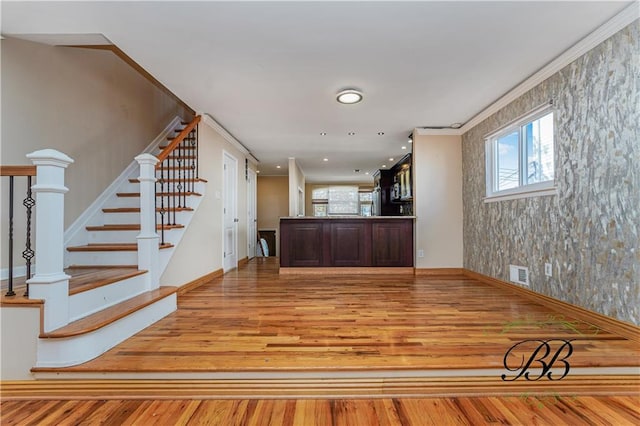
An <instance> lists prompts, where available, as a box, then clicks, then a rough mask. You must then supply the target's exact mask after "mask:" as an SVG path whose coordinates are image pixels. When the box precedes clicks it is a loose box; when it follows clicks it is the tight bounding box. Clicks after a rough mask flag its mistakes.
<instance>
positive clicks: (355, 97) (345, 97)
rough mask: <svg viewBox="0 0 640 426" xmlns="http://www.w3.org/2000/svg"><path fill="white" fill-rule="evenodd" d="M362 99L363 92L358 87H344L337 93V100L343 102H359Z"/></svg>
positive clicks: (348, 103)
mask: <svg viewBox="0 0 640 426" xmlns="http://www.w3.org/2000/svg"><path fill="white" fill-rule="evenodd" d="M361 100H362V92H360V91H359V90H356V89H344V90H341V91H340V92H338V94H337V95H336V101H338V102H340V103H341V104H347V105H350V104H357V103H358V102H360V101H361Z"/></svg>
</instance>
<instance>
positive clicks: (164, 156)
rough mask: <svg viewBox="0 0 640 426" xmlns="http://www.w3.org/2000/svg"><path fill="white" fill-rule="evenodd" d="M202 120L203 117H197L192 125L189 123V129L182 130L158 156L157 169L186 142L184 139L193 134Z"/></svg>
mask: <svg viewBox="0 0 640 426" xmlns="http://www.w3.org/2000/svg"><path fill="white" fill-rule="evenodd" d="M201 118H202V116H200V115H198V116H196V117H195V118H194V119H193V120H192V121H191V123H189V124H188V125H187V127H185V128H184V129H182V131H181V132H180V133H178V136H176V137H175V138H174V139H173V140H172V141H171V143H170V144H169V145H167V147H166V148H165V149H163V150H162V152H161V153H160V154H159V155H158V164H156V169H159V168H160V166H161V164H162V162H163V161H164V160H166V159H167V157H168V156H169V155H170V154H171V153H172V152H173V150H174V149H176V147H177V146H178V145H180V143H181V142H182V141H183V140H184V138H186V137H187V135H189V133H191V131H192V130H193V129H194V128H195V127H196V126H197V125H198V123H199V122H200V119H201Z"/></svg>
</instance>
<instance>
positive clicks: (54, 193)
mask: <svg viewBox="0 0 640 426" xmlns="http://www.w3.org/2000/svg"><path fill="white" fill-rule="evenodd" d="M27 158H29V159H30V160H31V161H32V162H33V164H34V165H35V166H36V184H35V185H33V186H32V187H31V188H32V190H33V192H34V193H35V194H36V205H35V207H36V220H35V230H36V255H35V264H36V265H37V268H36V274H35V275H34V276H33V277H32V278H31V279H30V280H28V283H29V298H31V299H43V300H44V301H45V303H44V331H45V332H47V331H51V330H55V329H56V328H60V327H62V326H65V325H67V324H68V323H69V276H68V275H67V274H65V273H64V194H65V193H66V192H67V191H68V189H67V187H65V186H64V169H66V168H67V166H68V165H69V164H71V163H73V160H72V159H71V158H69V157H68V156H67V155H65V154H63V153H61V152H59V151H56V150H54V149H43V150H40V151H35V152H32V153H31V154H27Z"/></svg>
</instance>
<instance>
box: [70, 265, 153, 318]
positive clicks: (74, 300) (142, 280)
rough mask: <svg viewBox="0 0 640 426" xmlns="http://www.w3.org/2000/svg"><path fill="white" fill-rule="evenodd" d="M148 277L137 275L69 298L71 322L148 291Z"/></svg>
mask: <svg viewBox="0 0 640 426" xmlns="http://www.w3.org/2000/svg"><path fill="white" fill-rule="evenodd" d="M147 281H148V275H147V274H142V275H136V276H135V277H131V278H127V279H126V280H122V281H118V282H115V283H112V284H109V285H104V286H102V287H97V288H94V289H92V290H89V291H83V292H82V293H77V294H73V295H71V296H70V297H69V321H75V320H78V319H80V318H83V317H86V316H87V315H91V314H93V313H95V312H98V311H100V310H102V309H105V308H108V307H109V306H113V305H115V304H117V303H120V302H122V301H125V300H127V299H130V298H132V297H134V296H137V295H139V294H140V293H144V292H145V291H148V288H147V287H148V282H147Z"/></svg>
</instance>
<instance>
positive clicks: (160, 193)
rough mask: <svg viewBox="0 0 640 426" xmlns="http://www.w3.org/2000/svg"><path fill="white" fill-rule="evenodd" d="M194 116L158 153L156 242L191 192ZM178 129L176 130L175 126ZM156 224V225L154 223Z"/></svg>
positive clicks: (195, 144)
mask: <svg viewBox="0 0 640 426" xmlns="http://www.w3.org/2000/svg"><path fill="white" fill-rule="evenodd" d="M200 119H201V116H199V115H198V116H196V117H195V118H194V119H193V120H192V121H191V122H190V123H188V124H186V123H183V124H186V127H185V128H184V129H182V130H180V131H179V133H178V135H177V136H176V137H175V138H173V139H172V140H171V142H170V143H169V144H168V145H167V147H166V148H164V149H163V150H162V152H161V153H160V154H159V155H158V157H157V158H158V163H157V164H156V166H155V167H156V171H157V173H158V180H157V185H156V197H155V200H156V211H157V215H156V227H159V228H160V244H162V245H164V244H165V235H164V231H165V228H170V227H171V226H175V225H176V224H177V222H176V213H177V212H178V211H180V210H183V209H185V208H187V207H188V206H187V196H188V195H190V194H191V193H193V192H194V189H195V182H196V180H197V179H198V162H199V154H198V123H199V122H200ZM176 131H177V132H178V130H176ZM158 225H159V226H158Z"/></svg>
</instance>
